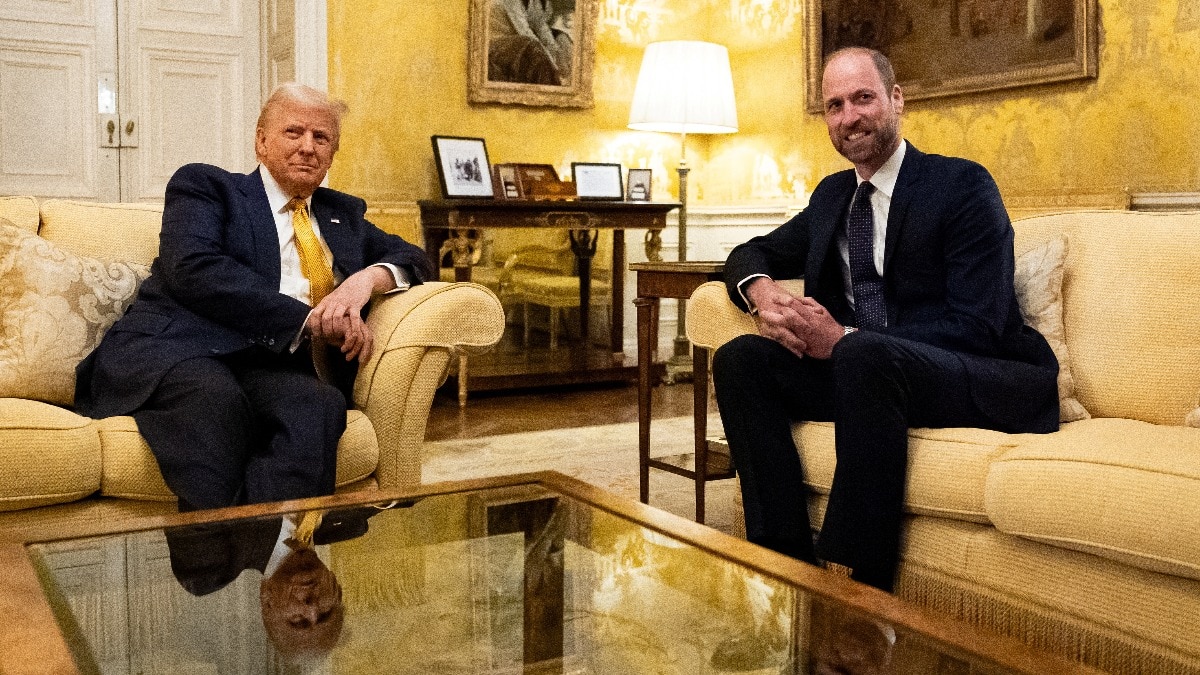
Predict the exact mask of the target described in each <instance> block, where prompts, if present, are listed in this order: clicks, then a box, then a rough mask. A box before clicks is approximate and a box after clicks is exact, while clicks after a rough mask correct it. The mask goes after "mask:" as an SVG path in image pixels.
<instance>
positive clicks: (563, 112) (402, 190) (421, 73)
mask: <svg viewBox="0 0 1200 675" xmlns="http://www.w3.org/2000/svg"><path fill="white" fill-rule="evenodd" d="M469 5H470V0H452V1H450V2H440V3H437V2H435V3H424V4H421V5H420V9H419V10H414V7H413V4H412V3H409V2H396V0H353V1H351V0H329V3H328V12H329V89H330V92H331V93H332V94H333V95H335V96H337V97H339V98H342V99H344V100H346V101H347V103H349V105H350V115H349V117H348V118H347V119H346V121H345V123H344V128H343V132H342V135H343V140H342V147H341V151H340V152H339V154H338V157H337V161H336V162H335V163H334V167H333V170H332V172H331V176H330V182H331V184H332V185H333V186H334V187H337V188H339V189H342V190H346V191H348V192H351V193H353V194H357V195H359V196H362V197H363V198H365V199H367V201H368V202H369V203H371V204H372V205H373V206H379V205H385V206H386V205H389V204H390V205H392V206H393V207H395V209H394V210H395V211H396V212H395V213H391V214H388V215H384V216H382V217H381V216H380V215H375V216H373V218H374V219H375V220H376V221H377V222H378V223H379V224H380V225H381V226H383V227H385V228H387V229H391V230H393V231H397V232H400V233H401V234H403V235H405V236H409V237H413V239H414V240H415V239H416V237H415V230H416V226H415V223H416V214H415V212H414V211H413V210H412V208H411V204H412V203H413V202H415V201H416V200H418V199H425V198H430V197H436V196H440V194H441V191H440V188H439V187H438V182H437V181H438V179H437V171H436V168H435V166H434V163H433V156H432V148H431V145H430V140H429V137H430V136H431V135H434V134H438V135H450V136H471V137H481V138H484V139H485V140H486V142H487V150H488V155H489V159H490V160H491V161H492V163H499V162H531V163H549V164H553V165H555V166H556V167H557V169H558V171H559V173H560V174H562V175H565V176H566V177H569V176H570V170H571V162H573V161H589V162H620V163H622V164H624V165H625V166H626V167H649V168H651V169H653V170H654V185H653V189H654V191H655V194H654V197H656V198H670V196H671V195H673V194H674V191H675V185H674V181H673V180H671V179H673V177H674V167H675V165H676V163H677V162H678V158H679V139H678V138H677V137H672V136H668V135H665V134H656V133H646V132H634V131H629V130H628V129H626V124H627V123H628V121H629V103H630V101H631V100H632V98H633V88H634V84H635V81H636V79H637V72H638V68H639V67H640V66H641V57H642V50H643V49H644V47H645V44H646V43H648V42H651V41H654V40H669V39H703V38H704V36H705V35H706V34H707V32H708V22H707V17H708V16H709V7H708V5H707V4H706V3H704V2H694V1H693V2H689V1H688V0H633V1H632V2H631V1H630V0H600V2H599V5H600V7H599V17H598V22H597V30H596V65H595V77H594V87H593V88H594V97H595V106H594V107H593V108H590V109H586V110H578V109H569V108H531V107H525V106H518V105H496V104H489V105H472V104H468V103H467V26H468V8H469ZM703 151H704V142H703V140H697V141H694V142H690V143H689V146H688V153H689V157H690V158H695V159H697V160H699V159H700V158H702V157H703ZM668 174H670V175H668ZM404 205H409V208H407V209H406V208H405V206H404Z"/></svg>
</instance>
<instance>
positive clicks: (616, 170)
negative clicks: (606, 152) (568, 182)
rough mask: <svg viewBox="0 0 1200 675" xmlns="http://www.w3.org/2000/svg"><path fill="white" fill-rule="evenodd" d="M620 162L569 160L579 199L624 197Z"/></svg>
mask: <svg viewBox="0 0 1200 675" xmlns="http://www.w3.org/2000/svg"><path fill="white" fill-rule="evenodd" d="M623 168H624V167H622V166H621V165H620V164H592V163H589V162H571V179H572V180H574V181H575V194H576V195H578V197H579V198H580V199H624V198H625V190H624V189H623V188H622V187H621V172H622V169H623Z"/></svg>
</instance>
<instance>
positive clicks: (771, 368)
mask: <svg viewBox="0 0 1200 675" xmlns="http://www.w3.org/2000/svg"><path fill="white" fill-rule="evenodd" d="M713 381H714V383H715V386H716V395H717V404H718V406H719V407H720V411H721V420H722V423H723V425H724V429H725V436H726V438H727V439H728V442H729V449H730V452H731V453H732V455H733V461H734V465H735V466H736V467H737V472H738V475H739V477H740V479H741V488H742V501H743V508H744V509H745V517H746V535H747V538H748V539H749V540H750V541H752V542H755V543H758V544H761V545H763V546H766V547H768V548H771V549H773V550H776V551H779V552H781V553H785V554H787V555H791V556H793V557H796V558H799V559H801V560H805V561H808V562H812V563H815V562H816V561H817V559H818V558H819V559H821V560H826V561H829V562H835V563H839V564H842V565H846V566H847V567H850V568H852V569H853V570H854V573H853V577H854V578H855V579H856V580H858V581H862V582H863V583H867V584H870V585H872V586H875V587H877V588H882V589H884V590H887V591H890V590H891V589H892V585H893V578H894V576H895V572H896V566H897V563H898V556H899V548H900V521H901V517H902V510H903V504H904V486H905V478H906V471H907V461H908V429H909V427H959V426H964V427H987V426H990V423H989V421H988V420H987V418H986V417H985V416H984V415H983V414H982V413H981V412H979V410H977V409H976V407H975V405H974V403H973V402H972V399H971V396H970V392H969V386H970V383H969V380H968V377H967V373H966V370H965V368H964V367H963V365H962V362H961V361H960V360H959V358H958V357H957V356H956V355H955V354H954V353H953V352H949V351H946V350H944V349H939V348H937V347H932V346H929V345H926V344H922V343H919V342H913V341H910V340H903V339H899V338H892V337H887V336H884V335H881V334H879V333H874V332H870V331H859V332H857V333H852V334H850V335H847V336H846V337H845V338H843V339H842V340H840V341H839V342H838V344H837V345H836V347H835V348H834V351H833V355H832V357H831V358H830V359H828V360H818V359H812V358H807V357H805V358H798V357H796V356H795V355H794V354H792V353H791V352H789V351H788V350H787V349H785V348H784V347H783V346H782V345H780V344H779V343H777V342H775V341H773V340H769V339H767V338H764V337H762V336H759V335H743V336H741V337H738V338H736V339H734V340H732V341H730V342H729V343H727V344H725V345H724V346H722V347H721V348H720V349H718V350H717V352H716V354H715V355H714V358H713ZM796 421H832V422H834V435H835V440H836V445H837V468H836V469H835V471H834V476H833V486H832V489H831V491H830V494H829V504H828V507H827V509H826V512H825V520H824V523H823V524H822V526H821V534H820V538H819V540H818V542H817V545H816V547H815V549H814V545H813V539H812V530H811V529H810V526H809V520H808V509H807V503H806V499H805V492H806V491H805V487H804V470H803V467H802V466H801V462H800V457H799V455H798V453H797V451H796V446H795V444H794V443H793V441H792V434H791V423H792V422H796Z"/></svg>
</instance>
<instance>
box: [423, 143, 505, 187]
mask: <svg viewBox="0 0 1200 675" xmlns="http://www.w3.org/2000/svg"><path fill="white" fill-rule="evenodd" d="M431 140H432V141H433V159H434V162H435V163H436V164H437V170H438V178H439V179H440V180H441V183H442V196H443V197H492V196H493V192H492V167H491V165H490V164H488V156H487V145H486V144H485V143H484V142H483V139H482V138H464V137H462V136H432V137H431Z"/></svg>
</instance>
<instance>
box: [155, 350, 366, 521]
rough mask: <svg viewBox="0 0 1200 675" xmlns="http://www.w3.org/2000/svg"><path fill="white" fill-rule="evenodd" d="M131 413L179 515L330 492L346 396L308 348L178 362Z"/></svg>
mask: <svg viewBox="0 0 1200 675" xmlns="http://www.w3.org/2000/svg"><path fill="white" fill-rule="evenodd" d="M133 417H134V419H135V420H136V421H137V425H138V430H139V431H141V433H142V436H143V437H144V438H145V439H146V442H147V443H148V444H149V445H150V450H151V451H152V452H153V453H154V456H155V458H156V459H157V460H158V466H159V469H160V470H161V471H162V475H163V478H164V479H165V480H166V483H167V486H168V487H170V488H171V490H172V491H173V492H174V493H175V494H176V495H178V497H179V508H180V510H181V511H187V510H192V509H209V508H219V507H223V506H232V505H235V504H244V503H258V502H270V501H279V500H285V499H297V498H301V497H315V496H319V495H327V494H332V493H333V489H334V481H335V478H336V469H337V445H338V440H339V439H340V438H341V436H342V432H343V431H345V429H346V399H345V396H344V395H343V394H342V393H341V392H340V391H339V390H338V389H337V388H335V387H333V386H331V385H329V384H325V383H324V382H321V381H320V380H318V379H317V377H316V375H315V374H314V373H313V368H312V359H311V357H310V356H309V355H308V351H307V350H305V349H301V350H298V351H297V353H296V354H285V355H279V354H275V353H272V352H269V351H267V350H264V349H260V348H257V347H256V348H252V349H247V350H243V351H240V352H237V353H235V354H232V355H229V356H223V357H214V358H196V359H189V360H187V361H183V362H182V363H180V364H178V365H176V366H175V367H174V368H172V369H171V370H170V371H169V372H168V373H167V375H166V376H165V377H164V378H163V380H162V382H161V383H160V384H159V386H158V388H157V389H156V390H155V393H154V395H153V396H152V397H151V398H150V400H149V401H147V402H146V404H145V405H143V406H142V408H141V409H140V410H138V411H136V412H134V413H133Z"/></svg>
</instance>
